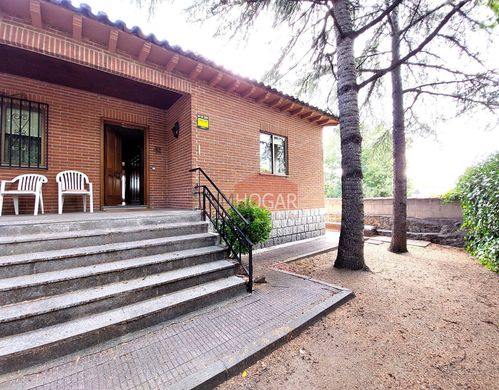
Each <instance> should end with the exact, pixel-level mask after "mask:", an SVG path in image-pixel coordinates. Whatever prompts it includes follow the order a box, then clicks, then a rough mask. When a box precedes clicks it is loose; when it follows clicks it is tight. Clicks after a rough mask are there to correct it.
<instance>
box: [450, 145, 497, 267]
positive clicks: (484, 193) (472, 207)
mask: <svg viewBox="0 0 499 390" xmlns="http://www.w3.org/2000/svg"><path fill="white" fill-rule="evenodd" d="M444 199H445V200H448V201H450V200H458V201H459V202H460V203H461V207H462V209H463V227H464V228H465V230H466V250H467V251H468V252H469V253H470V254H471V255H473V256H475V257H476V258H477V259H478V260H479V261H480V262H481V263H482V264H484V265H485V266H487V267H488V268H490V269H491V270H492V271H494V272H499V153H496V154H494V155H492V156H490V157H489V158H488V159H487V160H485V161H484V162H482V163H480V164H478V165H476V166H474V167H471V168H468V169H467V170H466V172H465V173H464V174H463V175H462V176H461V177H460V178H459V181H458V183H457V186H456V188H455V189H454V190H452V191H449V192H448V193H447V194H446V195H444Z"/></svg>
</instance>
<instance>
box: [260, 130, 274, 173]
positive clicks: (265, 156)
mask: <svg viewBox="0 0 499 390" xmlns="http://www.w3.org/2000/svg"><path fill="white" fill-rule="evenodd" d="M260 172H264V173H272V136H271V135H270V134H265V133H260Z"/></svg>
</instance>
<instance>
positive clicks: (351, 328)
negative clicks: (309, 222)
mask: <svg viewBox="0 0 499 390" xmlns="http://www.w3.org/2000/svg"><path fill="white" fill-rule="evenodd" d="M387 248H388V246H387V244H383V245H379V246H375V245H372V244H366V246H365V257H366V263H367V265H368V266H369V268H370V269H371V271H370V272H365V271H357V272H353V271H345V270H337V269H334V268H333V267H332V262H333V261H334V258H335V256H336V252H329V253H326V254H324V255H319V256H316V257H312V258H308V259H304V260H300V261H298V262H295V263H291V264H289V270H290V271H293V272H296V273H300V274H304V275H309V276H312V277H314V278H317V279H321V280H324V281H327V282H330V283H333V284H337V285H340V286H345V287H349V288H351V289H353V291H354V292H355V295H356V297H355V298H354V299H352V300H351V301H349V302H348V303H346V304H345V305H343V306H342V307H340V308H338V309H336V310H335V311H333V312H332V313H330V314H329V315H327V316H325V317H323V318H322V319H320V320H318V321H317V322H316V323H315V324H314V325H312V326H310V327H309V328H307V329H306V330H305V331H304V332H302V333H301V334H300V335H299V336H298V337H297V338H295V339H294V340H292V341H290V342H289V343H287V344H285V345H284V346H282V347H281V348H279V349H277V350H276V351H274V352H273V353H271V354H270V355H268V356H267V357H265V358H264V359H262V360H260V361H258V362H257V363H256V364H254V365H253V366H251V367H248V368H247V369H246V372H243V373H241V374H240V375H237V376H235V377H233V378H232V379H230V380H229V381H227V382H226V383H224V384H223V385H221V386H220V387H219V388H220V389H222V390H228V389H241V388H243V389H391V388H393V389H446V390H447V389H487V390H493V389H499V326H498V325H499V299H498V298H499V277H498V275H497V274H494V273H492V272H491V271H489V270H487V269H486V268H484V267H483V266H481V265H480V264H478V263H477V262H476V261H475V260H473V259H472V258H471V257H470V256H468V255H467V254H466V253H465V252H464V251H462V250H458V249H454V248H450V247H444V246H438V245H430V246H429V247H427V248H419V247H414V246H411V247H410V249H409V250H410V253H407V254H404V255H394V254H392V253H390V252H388V251H387Z"/></svg>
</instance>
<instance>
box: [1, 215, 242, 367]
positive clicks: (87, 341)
mask: <svg viewBox="0 0 499 390" xmlns="http://www.w3.org/2000/svg"><path fill="white" fill-rule="evenodd" d="M57 217H61V218H62V217H63V216H53V217H48V218H47V216H44V217H42V218H39V219H37V218H31V221H26V220H19V222H16V221H18V220H16V219H11V220H10V221H9V224H6V223H5V222H4V223H2V221H1V220H0V278H1V279H0V373H6V372H10V371H13V370H17V369H20V368H24V367H27V366H30V365H33V364H37V363H40V362H44V361H47V360H49V359H53V358H56V357H59V356H62V355H65V354H68V353H72V352H75V351H77V350H79V349H82V348H85V347H88V346H91V345H93V344H97V343H100V342H103V341H105V340H109V339H111V338H114V337H118V336H120V335H123V334H125V333H128V332H132V331H135V330H138V329H141V328H144V327H147V326H150V325H153V324H157V323H159V322H161V321H165V320H168V319H171V318H173V317H175V316H178V315H181V314H184V313H186V312H189V311H193V310H196V309H198V308H201V307H203V306H206V305H209V304H212V303H216V302H219V301H221V300H224V299H227V298H230V297H233V296H235V295H237V294H244V293H245V292H246V286H245V280H244V279H243V278H241V277H238V276H236V265H235V264H234V263H233V262H232V261H229V260H228V259H227V250H226V248H224V247H221V246H219V245H218V242H219V237H218V234H215V233H211V232H209V231H208V222H204V221H201V214H200V213H199V212H195V211H184V212H170V213H169V212H166V211H163V212H161V211H156V212H154V211H151V212H149V213H148V212H142V213H135V214H134V213H132V212H128V213H121V214H119V213H118V214H117V215H114V213H112V214H104V213H97V214H79V215H78V218H76V217H73V218H70V217H66V216H65V218H66V219H61V218H57ZM7 218H8V217H7ZM50 218H52V219H50ZM68 218H69V219H68Z"/></svg>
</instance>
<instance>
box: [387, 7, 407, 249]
mask: <svg viewBox="0 0 499 390" xmlns="http://www.w3.org/2000/svg"><path fill="white" fill-rule="evenodd" d="M390 25H391V28H392V36H391V40H392V63H397V62H398V61H399V60H400V28H399V23H398V10H397V8H395V9H394V10H393V11H392V14H391V16H390ZM391 78H392V116H393V214H392V239H391V243H390V248H389V249H388V250H389V251H390V252H394V253H404V252H407V176H406V172H405V168H406V162H405V121H404V95H403V92H402V91H403V88H402V76H401V70H400V65H399V66H397V67H395V68H394V69H393V70H392V71H391Z"/></svg>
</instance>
